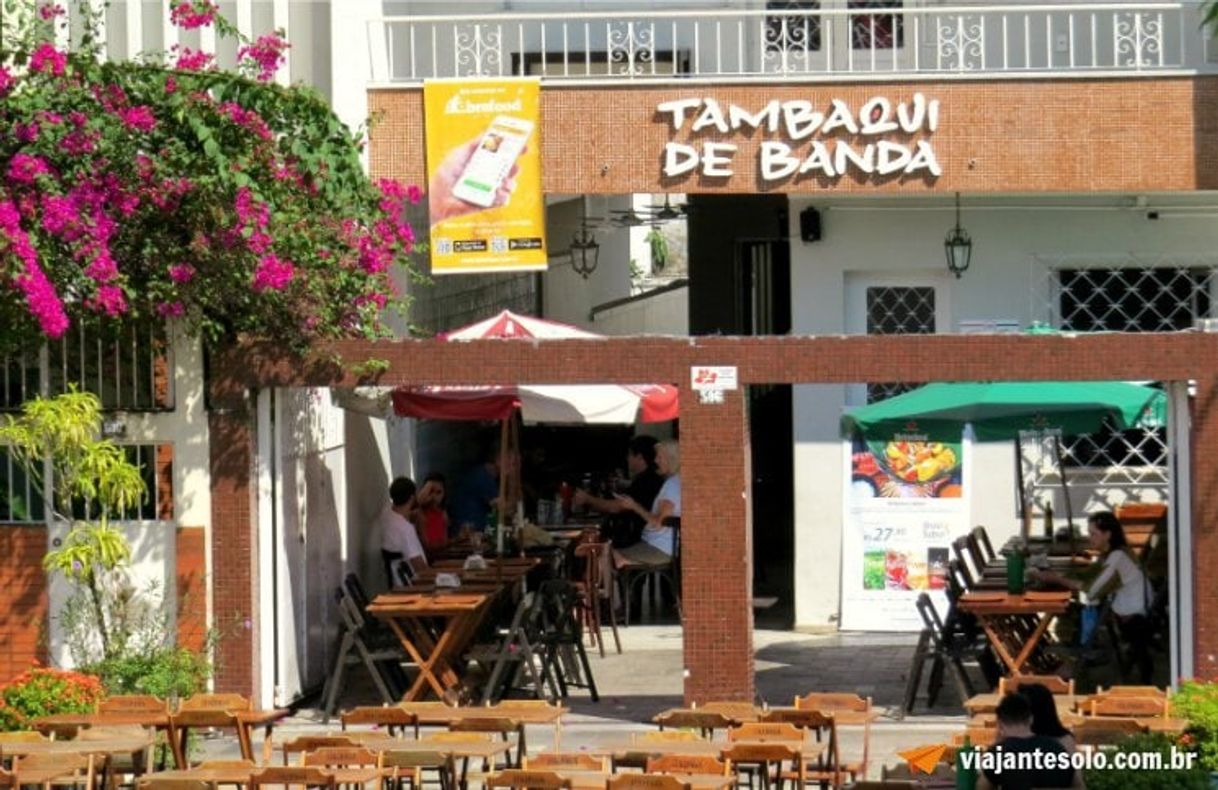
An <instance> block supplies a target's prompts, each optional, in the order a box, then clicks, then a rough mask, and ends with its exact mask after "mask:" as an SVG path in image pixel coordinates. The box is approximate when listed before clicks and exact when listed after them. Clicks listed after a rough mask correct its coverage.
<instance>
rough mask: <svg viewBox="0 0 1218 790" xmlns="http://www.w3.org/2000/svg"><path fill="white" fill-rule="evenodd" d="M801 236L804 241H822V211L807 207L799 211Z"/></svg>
mask: <svg viewBox="0 0 1218 790" xmlns="http://www.w3.org/2000/svg"><path fill="white" fill-rule="evenodd" d="M799 238H801V239H803V240H804V241H820V212H819V211H817V210H816V209H814V208H811V207H809V208H806V209H804V210H803V211H801V212H799Z"/></svg>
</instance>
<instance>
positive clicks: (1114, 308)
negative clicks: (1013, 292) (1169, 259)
mask: <svg viewBox="0 0 1218 790" xmlns="http://www.w3.org/2000/svg"><path fill="white" fill-rule="evenodd" d="M1057 277H1058V288H1059V297H1058V299H1059V307H1058V309H1059V316H1060V328H1061V329H1063V330H1068V331H1075V332H1176V331H1179V330H1181V329H1190V328H1192V327H1193V325H1194V322H1195V321H1196V320H1197V319H1198V318H1205V317H1208V316H1209V315H1210V309H1211V305H1212V301H1213V297H1212V295H1211V287H1212V284H1213V279H1214V270H1213V269H1211V268H1205V267H1190V268H1169V267H1154V268H1143V267H1122V268H1105V269H1091V268H1088V269H1058V270H1057Z"/></svg>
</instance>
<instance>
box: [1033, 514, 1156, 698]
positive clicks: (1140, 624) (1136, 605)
mask: <svg viewBox="0 0 1218 790" xmlns="http://www.w3.org/2000/svg"><path fill="white" fill-rule="evenodd" d="M1087 535H1088V538H1089V540H1090V546H1091V548H1092V549H1094V550H1095V551H1096V552H1098V553H1099V555H1100V558H1101V559H1100V573H1099V575H1098V576H1096V577H1095V580H1094V581H1092V582H1091V583H1090V584H1089V585H1088V584H1085V583H1084V582H1081V581H1079V580H1078V579H1072V578H1070V577H1068V576H1063V575H1062V574H1060V573H1057V572H1056V571H1033V575H1034V577H1035V578H1037V579H1039V580H1040V581H1043V582H1049V583H1052V584H1060V585H1061V586H1063V587H1068V588H1069V589H1071V590H1080V591H1086V593H1087V597H1088V598H1089V599H1091V600H1092V601H1099V600H1100V599H1101V598H1102V597H1103V596H1104V595H1106V594H1108V593H1109V591H1110V590H1111V589H1112V588H1114V587H1115V592H1113V593H1112V613H1113V614H1114V615H1115V616H1116V619H1117V627H1118V630H1119V631H1120V633H1121V639H1123V640H1124V641H1125V643H1126V644H1127V645H1128V646H1129V649H1130V653H1131V654H1132V656H1133V658H1134V662H1135V663H1136V664H1137V666H1138V672H1139V678H1140V680H1139V682H1140V683H1142V684H1143V685H1149V684H1150V682H1151V676H1152V674H1153V672H1154V662H1153V659H1152V658H1151V655H1150V639H1151V627H1150V619H1149V618H1148V617H1147V603H1148V602H1149V600H1150V589H1149V586H1148V585H1147V583H1146V574H1144V573H1143V572H1142V568H1141V566H1139V565H1138V562H1137V560H1135V559H1134V558H1133V556H1132V555H1131V554H1130V553H1129V544H1128V541H1126V539H1125V530H1124V529H1123V528H1122V527H1121V522H1120V521H1118V520H1117V517H1116V515H1114V514H1113V513H1112V512H1110V511H1104V512H1102V513H1092V514H1091V516H1089V517H1088V518H1087Z"/></svg>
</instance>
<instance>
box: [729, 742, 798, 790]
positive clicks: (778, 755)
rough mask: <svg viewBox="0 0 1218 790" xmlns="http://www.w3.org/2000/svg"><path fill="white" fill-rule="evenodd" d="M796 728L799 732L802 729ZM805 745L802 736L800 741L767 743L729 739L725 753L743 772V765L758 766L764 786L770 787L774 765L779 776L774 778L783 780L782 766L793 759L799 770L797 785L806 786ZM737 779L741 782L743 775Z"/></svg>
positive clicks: (746, 767) (747, 766)
mask: <svg viewBox="0 0 1218 790" xmlns="http://www.w3.org/2000/svg"><path fill="white" fill-rule="evenodd" d="M792 729H794V728H792ZM728 732H729V739H730V733H731V731H730V730H729V731H728ZM796 732H797V733H798V730H797V731H796ZM802 747H803V741H802V740H801V741H798V742H792V741H785V742H783V741H768V742H764V743H761V742H756V741H746V742H736V743H732V742H730V740H729V744H728V747H727V748H726V749H724V750H723V757H724V759H726V760H728V761H730V762H731V764H732V767H733V768H734V769H735V770H736V773H737V775H739V774H740V772H741V770H742V769H748V768H750V767H752V766H756V768H757V772H758V774H759V775H760V776H761V787H762V790H768V788H769V787H770V783H771V781H772V777H771V775H770V767H771V766H774V767H775V768H776V773H775V777H773V778H777V779H778V780H779V782H780V783H781V779H782V776H783V774H784V771H783V768H782V766H783V764H784V763H790V764H791V770H792V771H793V772H794V774H795V781H796V785H795V786H796V787H798V788H803V786H804V785H805V784H806V783H807V776H806V773H805V771H804V758H803V749H802ZM747 772H748V771H747V770H746V773H747ZM737 782H739V779H737ZM750 784H751V783H750Z"/></svg>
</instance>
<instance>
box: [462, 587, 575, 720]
mask: <svg viewBox="0 0 1218 790" xmlns="http://www.w3.org/2000/svg"><path fill="white" fill-rule="evenodd" d="M541 617H542V611H541V601H540V600H539V598H538V597H537V594H536V593H532V592H530V593H526V594H525V595H524V596H523V597H522V598H521V599H520V602H519V603H518V604H517V605H516V611H515V612H514V613H513V614H512V620H511V623H510V624H509V625H508V627H507V629H506V630H505V631H504V632H503V633H502V634H500V635H499V643H498V644H495V645H484V646H481V647H475V648H474V649H473V650H472V651H471V652H470V657H471V658H472V659H474V660H475V661H478V662H479V663H481V664H484V665H487V666H489V667H490V672H489V673H488V674H487V680H486V685H485V686H483V689H482V703H483V704H484V705H488V704H490V703H491V702H496V701H498V700H500V699H502V698H503V697H505V696H507V694H508V692H510V691H512V690H513V689H516V688H520V686H521V683H522V681H523V680H524V679H526V678H527V679H528V681H529V684H530V686H529V688H531V690H532V691H533V693H534V694H535V695H536V696H537V697H546V698H547V701H548V700H556V699H557V698H558V685H557V683H556V682H555V680H554V676H553V675H552V674H551V673H550V671H549V667H548V666H547V665H546V663H545V662H544V661H542V660H541V655H542V654H541V650H542V646H541V644H540V633H541V629H542V626H541V624H540V621H541Z"/></svg>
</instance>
